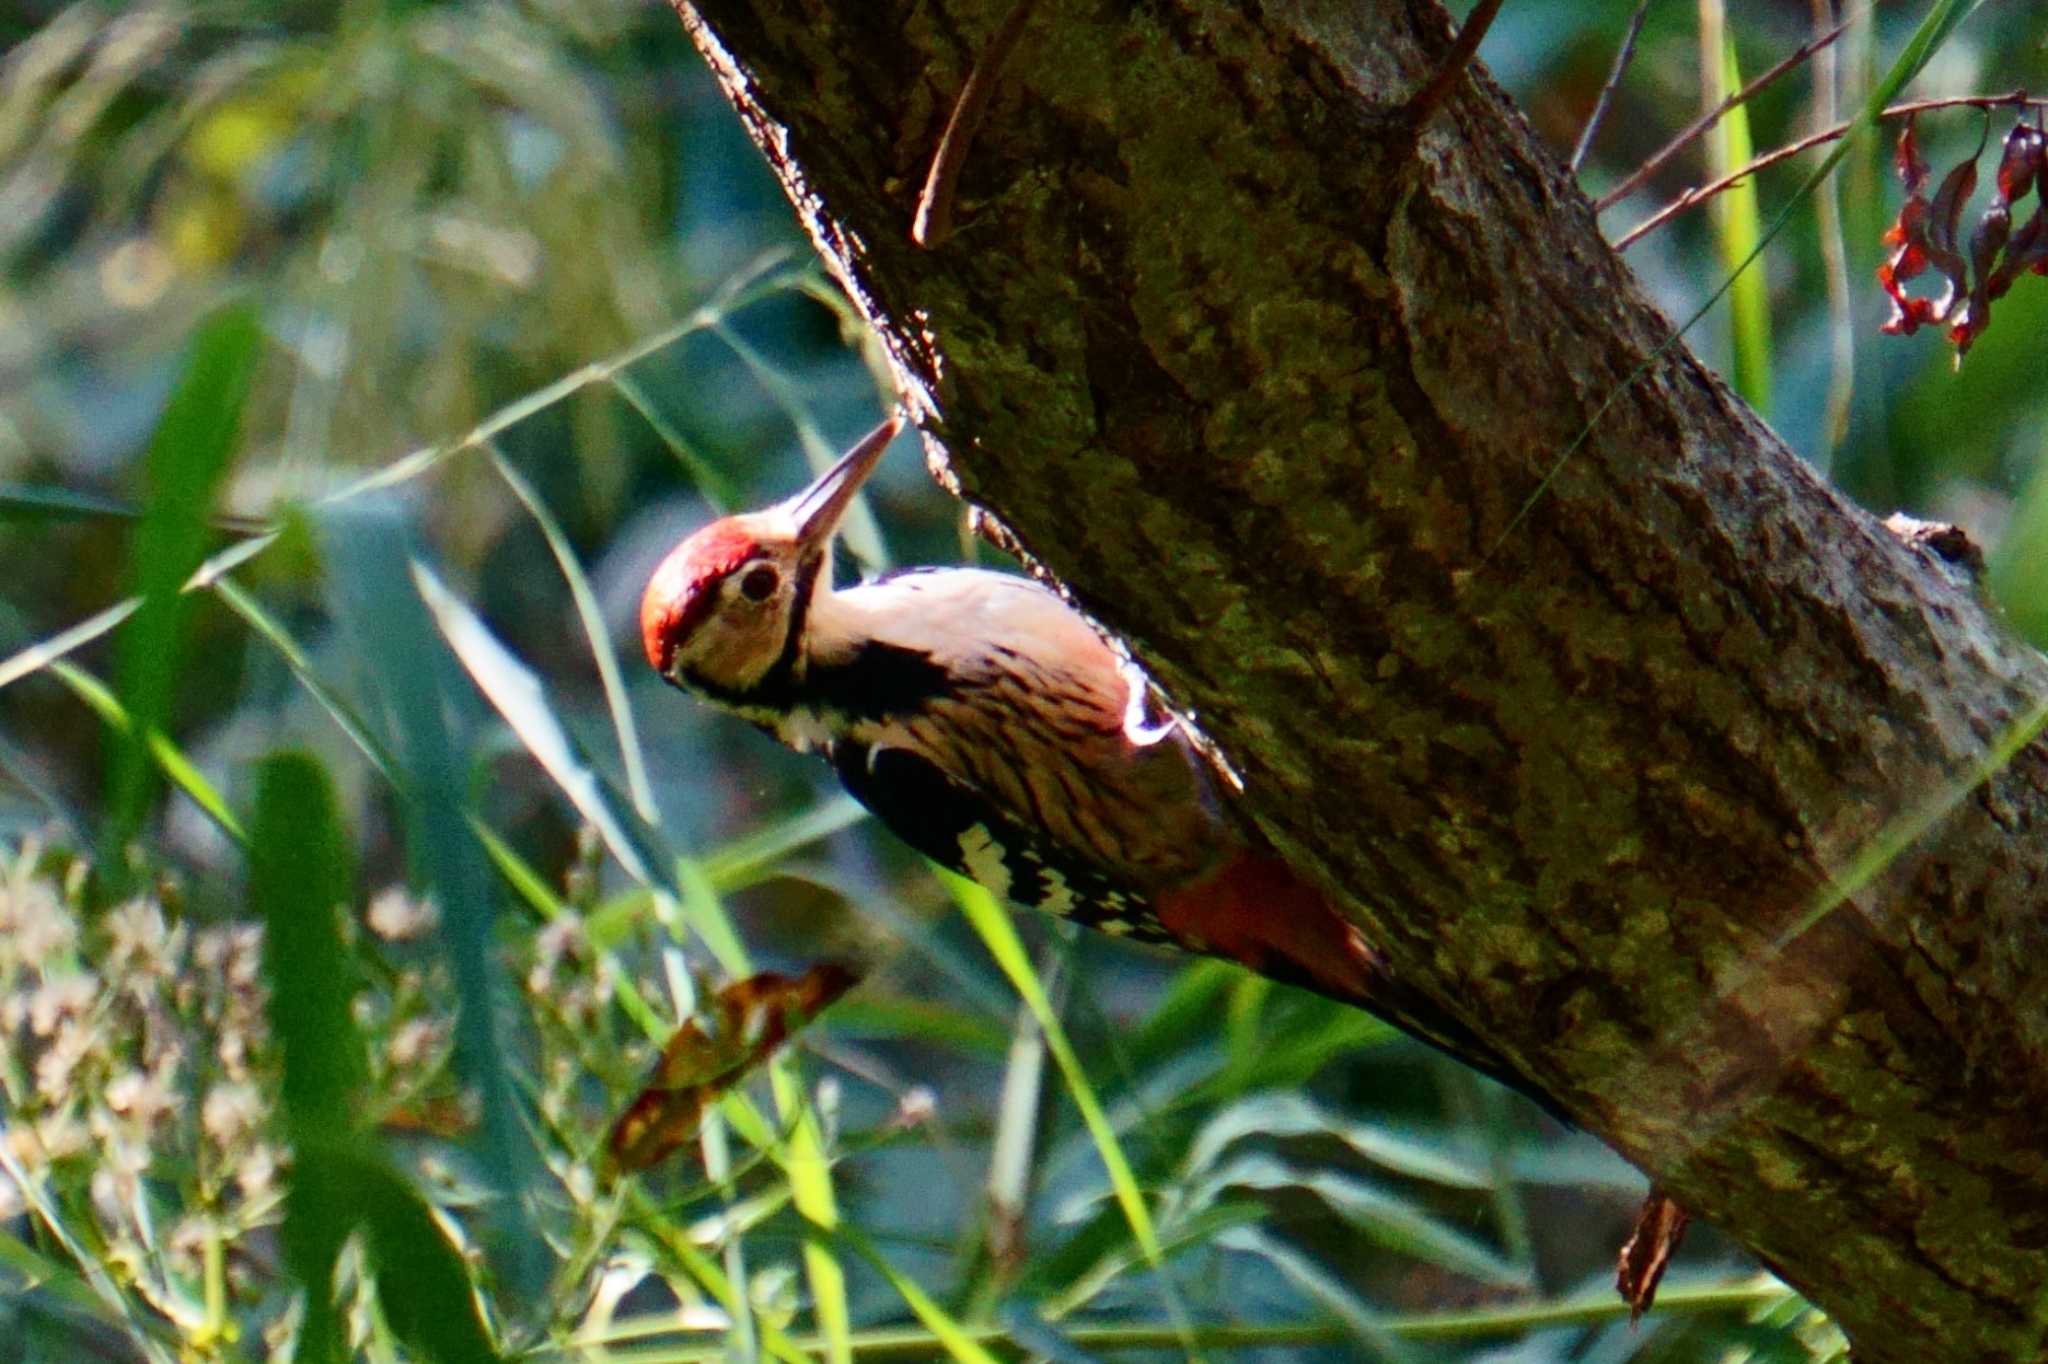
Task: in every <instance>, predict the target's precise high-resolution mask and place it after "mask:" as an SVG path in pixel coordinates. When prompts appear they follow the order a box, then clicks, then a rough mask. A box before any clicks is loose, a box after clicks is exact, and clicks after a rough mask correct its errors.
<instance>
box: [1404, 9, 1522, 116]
mask: <svg viewBox="0 0 2048 1364" xmlns="http://www.w3.org/2000/svg"><path fill="white" fill-rule="evenodd" d="M1501 3H1502V0H1479V3H1478V4H1477V5H1475V6H1473V7H1472V13H1471V14H1469V15H1468V16H1466V19H1465V26H1464V27H1463V28H1461V29H1459V30H1458V36H1457V38H1456V39H1454V40H1453V41H1452V43H1451V50H1450V53H1449V55H1447V56H1446V57H1445V58H1444V64H1443V65H1442V66H1440V67H1438V68H1437V70H1436V75H1434V76H1432V77H1430V81H1429V84H1428V85H1425V86H1424V87H1423V88H1422V93H1421V94H1419V95H1417V96H1415V97H1414V98H1413V99H1411V100H1409V101H1408V107H1407V109H1406V110H1405V112H1406V114H1407V116H1408V121H1409V122H1410V123H1412V124H1414V125H1415V126H1416V127H1417V128H1420V127H1421V126H1422V125H1423V124H1424V123H1426V122H1428V121H1429V116H1430V115H1431V114H1433V113H1435V112H1436V111H1437V106H1439V105H1441V104H1442V103H1443V102H1444V100H1445V99H1447V98H1449V96H1450V93H1451V87H1452V86H1454V85H1456V84H1457V83H1458V80H1459V78H1460V77H1462V76H1463V75H1464V74H1465V68H1466V67H1468V66H1470V65H1471V64H1472V54H1474V53H1475V52H1477V51H1479V43H1480V40H1481V39H1483V38H1484V37H1486V30H1487V29H1489V28H1491V27H1493V19H1494V16H1495V15H1497V14H1499V13H1500V7H1501Z"/></svg>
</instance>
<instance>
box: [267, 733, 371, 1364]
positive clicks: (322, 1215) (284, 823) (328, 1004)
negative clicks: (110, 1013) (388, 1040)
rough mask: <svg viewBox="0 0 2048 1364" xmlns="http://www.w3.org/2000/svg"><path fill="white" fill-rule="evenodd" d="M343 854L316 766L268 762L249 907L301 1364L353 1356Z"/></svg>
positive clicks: (359, 1069)
mask: <svg viewBox="0 0 2048 1364" xmlns="http://www.w3.org/2000/svg"><path fill="white" fill-rule="evenodd" d="M346 848H347V845H346V844H345V843H344V842H343V839H342V836H341V831H340V821H339V818H338V816H337V815H336V813H335V809H334V797H333V794H332V792H330V791H329V790H328V787H327V779H326V777H325V775H324V774H323V773H322V772H321V770H320V767H319V765H318V764H317V763H316V762H315V761H314V760H313V759H312V758H310V757H307V756H305V755H302V754H282V755H279V756H277V757H273V758H269V759H267V760H265V762H264V763H263V766H262V769H261V771H260V773H259V776H258V785H257V796H256V837H255V840H254V842H253V843H252V844H251V848H250V857H249V899H250V902H251V904H252V905H253V906H254V908H255V909H256V911H257V913H258V914H259V915H260V916H261V917H262V919H263V925H264V932H263V972H264V976H265V978H266V980H267V981H268V983H269V986H270V991H269V1005H268V1007H269V1011H270V1025H271V1028H272V1030H273V1031H274V1032H275V1033H276V1035H277V1039H278V1045H279V1049H280V1050H281V1051H282V1053H283V1055H284V1084H283V1097H284V1114H285V1127H286V1130H287V1132H289V1134H290V1136H291V1142H292V1150H293V1155H294V1165H293V1170H292V1182H291V1188H290V1192H289V1194H288V1195H287V1198H286V1202H285V1220H284V1228H283V1233H282V1241H283V1245H284V1257H285V1264H286V1266H287V1267H288V1268H289V1269H290V1270H291V1272H292V1274H293V1276H294V1277H296V1278H297V1279H298V1281H299V1283H300V1285H301V1286H302V1287H303V1288H304V1290H305V1304H306V1306H305V1317H304V1320H303V1321H302V1323H301V1325H300V1328H299V1352H298V1355H297V1358H298V1359H299V1360H300V1361H302V1364H340V1361H341V1360H342V1359H343V1358H344V1356H345V1354H346V1345H345V1342H344V1339H343V1333H342V1320H341V1315H340V1313H339V1311H338V1310H337V1309H336V1307H335V1302H334V1269H335V1264H336V1262H337V1261H338V1260H339V1259H340V1256H341V1249H342V1246H343V1244H344V1243H345V1242H346V1241H347V1240H348V1237H349V1235H350V1233H351V1232H352V1231H353V1230H354V1228H355V1214H354V1207H355V1205H354V1204H353V1202H352V1201H351V1199H350V1195H349V1189H348V1182H349V1181H348V1180H347V1178H346V1176H345V1174H344V1173H343V1172H342V1171H341V1170H340V1169H339V1168H338V1166H337V1165H336V1163H335V1160H334V1159H333V1158H332V1157H333V1154H334V1153H336V1152H345V1151H347V1150H348V1149H349V1148H350V1146H351V1145H352V1143H353V1140H354V1137H355V1133H356V1118H355V1115H356V1113H357V1112H358V1111H359V1108H360V1102H359V1100H360V1094H359V1092H358V1091H359V1090H360V1088H361V1086H362V1083H363V1079H364V1077H365V1076H366V1075H367V1074H368V1073H369V1066H368V1063H367V1061H366V1060H365V1057H364V1054H363V1044H362V1039H361V1038H360V1037H359V1036H358V1035H357V1033H356V1027H355V1021H354V1019H353V1018H351V1017H350V1014H349V1000H350V996H351V995H352V994H353V988H352V985H351V981H352V979H353V978H354V971H353V969H352V968H353V961H352V959H351V958H350V957H349V955H348V951H347V949H346V948H345V947H344V946H343V944H342V938H341V924H340V920H339V917H338V916H339V913H340V911H341V908H342V906H344V905H346V904H348V903H349V902H350V901H351V900H352V899H353V898H354V890H353V888H352V885H351V876H350V871H349V867H348V854H347V850H346Z"/></svg>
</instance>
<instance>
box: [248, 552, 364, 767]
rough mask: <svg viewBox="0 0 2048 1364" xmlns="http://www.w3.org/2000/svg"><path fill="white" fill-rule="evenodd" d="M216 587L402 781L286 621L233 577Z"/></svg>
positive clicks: (360, 743) (340, 722)
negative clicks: (293, 635)
mask: <svg viewBox="0 0 2048 1364" xmlns="http://www.w3.org/2000/svg"><path fill="white" fill-rule="evenodd" d="M213 590H214V595H216V596H218V597H219V598H220V599H221V601H223V602H224V603H226V604H227V606H228V609H229V610H231V611H233V612H234V613H235V614H236V615H238V616H240V617H241V618H242V619H243V620H244V621H245V622H247V624H248V625H249V627H250V628H251V629H253V630H254V631H255V632H256V633H257V634H259V635H261V636H262V637H263V638H264V639H265V640H266V641H268V642H269V644H270V646H271V647H272V648H274V649H276V650H277V652H278V653H279V654H280V655H281V656H282V657H283V658H284V662H285V666H286V667H287V668H290V669H291V672H292V676H293V677H295V678H297V679H298V682H299V685H300V686H302V687H304V688H305V689H306V691H307V693H308V694H309V695H310V696H312V698H313V699H314V700H315V701H317V702H319V703H320V706H321V708H322V709H323V710H325V711H326V712H327V714H328V716H329V717H330V718H332V719H333V721H334V723H335V724H336V725H337V726H339V727H340V729H341V732H342V733H343V734H346V735H347V736H348V737H349V739H350V740H351V741H352V742H353V743H354V744H355V746H356V748H357V749H358V750H360V751H361V753H362V755H363V756H364V757H365V758H367V759H369V761H370V765H371V766H372V767H374V768H376V769H377V771H378V773H379V774H380V775H381V776H382V777H383V778H384V779H385V780H386V781H388V782H390V783H392V784H393V785H394V786H396V785H398V782H399V773H398V760H397V759H396V758H394V757H392V756H391V750H390V749H388V748H386V747H385V746H384V741H383V740H382V739H380V738H379V737H378V736H377V734H376V732H375V731H374V730H372V729H371V728H370V724H369V722H368V721H367V720H365V719H364V718H363V717H362V715H361V714H360V713H359V712H358V711H357V710H356V708H355V707H354V706H351V705H350V704H349V703H348V702H347V701H345V700H343V699H342V697H341V694H340V693H339V692H337V691H335V690H334V688H332V687H330V686H328V685H327V680H326V679H325V678H324V677H322V676H321V675H320V670H319V669H318V668H316V667H315V666H314V665H313V660H312V657H311V656H310V655H309V654H307V652H306V651H305V649H304V648H303V647H301V645H300V644H299V642H298V640H296V639H294V638H293V637H292V635H291V632H290V631H288V630H286V629H285V628H284V625H283V623H282V622H281V621H279V620H278V619H277V618H276V617H275V616H273V615H271V614H270V612H269V611H267V610H265V609H264V607H263V604H262V603H261V602H259V601H257V600H256V599H255V598H254V597H252V596H250V595H249V594H248V593H247V592H245V591H243V590H242V589H241V588H240V587H239V586H238V585H236V583H235V582H234V580H233V579H231V578H225V577H224V578H221V579H219V580H218V581H217V582H215V583H214V585H213Z"/></svg>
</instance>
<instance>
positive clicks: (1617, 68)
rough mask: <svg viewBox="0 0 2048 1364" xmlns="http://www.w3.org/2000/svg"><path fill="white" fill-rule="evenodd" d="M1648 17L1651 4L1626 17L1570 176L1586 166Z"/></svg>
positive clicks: (1574, 155) (1645, 0)
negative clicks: (1623, 28)
mask: <svg viewBox="0 0 2048 1364" xmlns="http://www.w3.org/2000/svg"><path fill="white" fill-rule="evenodd" d="M1649 17H1650V0H1643V2H1642V3H1641V4H1640V5H1637V6H1636V12H1635V13H1634V14H1631V15H1630V16H1629V19H1628V32H1627V33H1624V34H1623V35H1622V36H1621V47H1620V48H1619V49H1618V50H1617V51H1616V52H1615V54H1614V65H1613V66H1612V67H1610V68H1609V69H1608V72H1607V84H1605V85H1603V86H1601V87H1600V98H1599V99H1597V100H1595V101H1593V112H1592V113H1590V114H1588V115H1587V116H1586V126H1585V129H1584V130H1583V131H1581V132H1580V133H1579V143H1578V145H1577V146H1575V147H1573V148H1572V167H1571V168H1572V174H1573V175H1577V174H1578V173H1579V167H1580V166H1582V165H1584V164H1585V161H1586V153H1587V152H1589V151H1591V150H1592V149H1593V138H1594V136H1595V135H1596V134H1598V133H1599V131H1600V125H1601V123H1602V122H1604V121H1605V120H1606V118H1607V110H1608V109H1609V108H1610V107H1611V106H1612V105H1613V104H1614V92H1615V91H1616V90H1619V89H1620V88H1621V78H1622V76H1623V75H1624V74H1626V73H1627V71H1628V64H1629V62H1630V61H1631V60H1633V59H1634V57H1635V55H1636V39H1638V38H1640V37H1642V36H1643V20H1645V19H1647V18H1649Z"/></svg>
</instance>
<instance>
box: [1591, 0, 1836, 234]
mask: <svg viewBox="0 0 2048 1364" xmlns="http://www.w3.org/2000/svg"><path fill="white" fill-rule="evenodd" d="M1848 27H1849V20H1847V19H1845V20H1843V21H1842V22H1841V23H1839V24H1837V25H1835V26H1834V27H1833V28H1832V29H1830V30H1828V32H1826V33H1824V34H1822V35H1821V36H1820V37H1818V38H1813V39H1809V40H1808V41H1806V42H1803V43H1801V44H1800V45H1799V46H1798V47H1796V48H1794V49H1793V50H1792V51H1791V52H1790V53H1788V54H1787V55H1786V56H1785V57H1784V58H1783V59H1782V60H1780V61H1779V62H1778V63H1777V64H1775V65H1774V66H1772V67H1771V68H1770V69H1769V70H1768V71H1765V72H1764V73H1763V74H1762V75H1760V76H1758V77H1757V78H1756V79H1755V80H1753V81H1751V82H1750V83H1749V84H1747V85H1745V86H1743V87H1742V88H1741V89H1740V90H1737V91H1736V92H1735V93H1734V94H1732V95H1730V96H1728V98H1726V99H1724V100H1722V101H1721V102H1720V103H1719V104H1717V105H1715V106H1714V107H1713V108H1711V109H1709V110H1707V112H1705V113H1704V114H1701V115H1700V116H1699V117H1698V118H1696V119H1694V120H1693V121H1692V122H1691V123H1689V124H1687V125H1686V127H1685V130H1684V131H1683V132H1681V133H1679V135H1678V136H1677V137H1674V138H1672V139H1671V140H1670V141H1669V142H1667V143H1665V144H1664V145H1663V146H1662V147H1660V148H1659V149H1658V150H1657V151H1655V152H1653V153H1651V155H1650V159H1649V160H1647V161H1645V162H1643V164H1642V165H1640V166H1638V167H1636V168H1635V170H1634V171H1633V172H1632V173H1630V175H1629V176H1628V178H1627V179H1625V180H1623V181H1622V182H1621V183H1620V184H1618V185H1616V186H1615V187H1614V188H1613V189H1610V190H1608V191H1607V193H1605V194H1603V195H1601V196H1600V197H1599V198H1598V199H1595V200H1594V201H1593V209H1594V211H1595V212H1598V213H1604V212H1606V211H1607V210H1608V209H1610V208H1612V207H1614V205H1616V204H1618V203H1620V202H1621V201H1622V200H1623V199H1626V198H1627V197H1628V196H1629V195H1631V194H1633V193H1635V192H1636V190H1638V189H1639V188H1641V187H1642V184H1643V182H1644V181H1645V180H1648V179H1649V178H1650V177H1651V176H1653V175H1655V174H1656V173H1657V172H1658V171H1660V170H1662V169H1663V168H1664V163H1665V162H1667V161H1669V160H1670V159H1671V158H1672V157H1674V156H1676V155H1678V154H1679V153H1680V152H1682V151H1684V150H1685V149H1686V148H1687V147H1689V146H1691V145H1692V144H1693V143H1694V142H1695V141H1697V140H1698V139H1699V138H1700V137H1701V135H1702V134H1704V133H1706V132H1708V131H1709V130H1711V129H1712V128H1713V127H1714V125H1715V124H1717V123H1719V122H1720V121H1721V119H1722V116H1723V115H1725V114H1726V113H1727V112H1728V111H1729V110H1730V109H1733V108H1735V107H1736V106H1737V105H1739V104H1747V103H1748V102H1749V101H1750V100H1751V99H1753V98H1754V97H1755V96H1756V95H1757V94H1758V93H1759V92H1761V91H1762V90H1763V89H1764V87H1765V86H1768V85H1769V84H1770V83H1771V82H1772V81H1775V80H1776V79H1778V77H1780V76H1782V75H1784V74H1785V73H1786V72H1787V71H1790V70H1791V69H1792V68H1793V67H1795V66H1798V65H1799V64H1800V63H1801V62H1803V61H1805V60H1806V59H1807V58H1808V57H1811V56H1812V55H1813V54H1814V53H1816V52H1818V51H1820V50H1821V49H1822V48H1824V47H1826V46H1827V45H1828V44H1830V43H1832V42H1834V40H1835V39H1837V38H1839V37H1841V36H1842V32H1843V30H1844V29H1846V28H1848Z"/></svg>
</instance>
